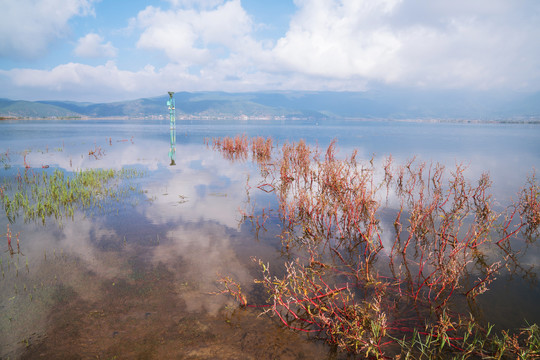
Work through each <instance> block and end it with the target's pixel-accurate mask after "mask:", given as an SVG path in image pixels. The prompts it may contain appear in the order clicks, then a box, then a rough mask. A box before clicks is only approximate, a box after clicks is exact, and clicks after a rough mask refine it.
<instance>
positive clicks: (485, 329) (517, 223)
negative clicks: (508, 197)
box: [212, 136, 540, 359]
mask: <svg viewBox="0 0 540 360" xmlns="http://www.w3.org/2000/svg"><path fill="white" fill-rule="evenodd" d="M212 144H213V147H214V149H218V150H219V151H221V152H223V153H224V155H225V157H226V158H228V159H233V160H238V159H245V158H246V156H247V154H248V153H249V144H251V150H252V151H251V152H252V154H253V160H254V161H255V162H256V163H257V164H258V165H259V168H260V172H261V174H262V180H261V183H260V184H258V185H259V186H258V187H257V188H259V189H260V188H261V186H264V187H265V189H271V191H273V193H274V194H275V196H276V198H277V200H278V204H279V205H278V206H279V209H278V210H279V211H278V212H277V213H278V214H279V218H280V222H281V233H280V235H279V236H280V238H281V243H282V248H283V251H284V253H285V254H286V256H285V258H286V259H289V260H286V261H285V263H284V264H279V265H278V268H280V267H281V266H284V270H283V271H278V272H274V271H272V268H273V267H274V265H275V264H269V263H265V262H264V261H262V260H261V259H257V258H254V261H255V263H256V264H257V265H258V266H259V268H260V276H258V277H257V278H255V279H254V280H253V281H254V283H255V284H256V285H257V286H258V287H262V288H263V289H264V290H265V292H266V294H267V300H266V301H265V302H263V303H256V302H255V300H254V299H260V297H259V298H257V297H253V296H250V293H249V291H243V290H242V289H243V286H244V285H245V284H240V283H238V282H237V281H236V280H235V279H234V278H232V277H230V276H225V277H223V278H222V279H221V280H220V283H221V284H222V289H223V290H222V293H225V294H229V295H231V296H233V297H234V298H235V299H236V300H237V301H238V302H239V304H240V305H241V306H243V307H260V308H261V311H262V312H263V313H267V314H269V315H273V316H275V317H276V318H277V319H279V321H280V322H281V323H282V324H283V325H284V326H285V327H287V328H290V329H291V330H294V331H298V332H304V333H308V334H310V335H312V336H314V337H316V338H320V339H324V340H325V341H327V342H328V343H330V344H332V345H334V346H336V347H337V348H339V349H341V350H343V351H345V352H349V353H354V354H362V355H363V356H366V357H368V358H369V357H373V358H387V357H388V356H391V357H399V358H402V359H420V358H422V359H432V358H445V357H448V358H450V357H454V356H457V357H459V358H482V359H488V358H489V359H501V358H520V359H532V358H537V357H540V331H539V329H538V326H537V325H536V324H524V325H523V327H522V328H520V329H513V331H508V330H500V329H498V331H495V330H494V325H493V324H489V323H486V322H483V321H482V320H481V319H480V318H477V316H476V315H478V314H479V306H478V304H477V302H476V300H477V297H479V296H481V295H482V294H483V293H485V292H486V291H488V290H489V288H490V284H491V283H492V282H493V281H495V280H496V278H497V277H499V276H500V275H501V274H502V273H503V272H509V273H510V274H512V275H513V276H520V277H523V278H526V279H528V280H529V281H532V282H534V281H536V272H535V271H536V270H535V269H534V268H533V267H530V266H528V265H526V264H523V263H522V262H521V257H522V256H523V254H524V252H526V249H527V246H529V245H531V244H534V243H536V241H537V238H538V235H539V224H540V188H539V185H538V182H537V179H536V177H535V175H534V173H532V174H531V176H530V177H529V179H525V181H524V186H523V189H522V191H521V192H520V193H519V194H517V196H516V200H515V201H514V202H512V203H511V204H509V205H507V206H501V205H500V203H498V202H497V200H496V199H494V198H493V197H492V195H491V194H490V187H491V180H490V178H489V175H488V174H486V173H484V174H482V175H481V177H480V178H479V179H477V180H476V181H474V182H472V181H470V180H468V179H466V178H465V176H464V172H465V170H466V168H465V167H464V166H462V165H457V166H456V167H455V168H453V169H449V170H447V169H445V167H444V166H443V165H441V164H426V163H422V162H417V161H415V160H414V159H413V160H411V161H409V162H407V163H405V164H402V165H400V164H395V163H394V162H393V160H392V157H388V158H386V159H384V160H383V161H377V160H376V159H374V158H371V159H367V160H358V159H357V153H356V151H355V152H353V153H352V154H351V155H350V156H345V157H341V158H338V157H337V156H336V153H337V147H336V143H335V142H332V143H331V144H330V145H329V146H328V148H327V149H325V150H324V151H323V150H321V149H319V148H310V147H309V146H308V145H307V144H306V143H305V142H304V141H299V142H297V143H287V142H286V143H284V144H283V145H282V146H281V149H274V150H275V151H274V152H273V156H272V157H271V156H269V155H268V154H269V151H268V149H269V148H271V144H272V142H271V141H270V140H267V141H263V140H261V139H254V140H252V141H249V140H248V139H247V138H246V137H245V136H237V137H235V138H225V139H214V140H213V141H212ZM265 144H269V145H268V146H265ZM261 148H264V151H261V150H260V149H261ZM261 152H264V154H265V156H259V154H260V153H261ZM267 211H268V209H267ZM257 216H260V215H258V214H251V215H250V217H251V218H253V217H257ZM262 216H264V211H263V213H262ZM253 224H254V226H256V227H257V229H256V231H257V233H258V232H259V230H260V229H259V227H260V226H259V222H258V221H257V222H253ZM389 224H391V227H389V226H388V225H389Z"/></svg>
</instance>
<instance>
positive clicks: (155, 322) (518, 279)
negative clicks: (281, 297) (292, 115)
mask: <svg viewBox="0 0 540 360" xmlns="http://www.w3.org/2000/svg"><path fill="white" fill-rule="evenodd" d="M242 134H245V135H246V137H247V138H248V139H250V138H252V137H256V136H262V137H265V138H266V137H271V138H272V139H273V145H274V150H275V151H279V150H280V149H281V148H282V146H283V145H284V144H287V143H298V142H299V141H300V140H304V141H305V142H306V144H308V145H309V146H311V147H312V148H313V149H315V148H316V147H317V148H318V149H320V152H321V157H324V154H325V152H326V149H327V147H328V146H329V145H330V144H331V143H332V141H334V140H335V141H336V143H335V147H336V158H337V159H345V158H347V157H348V156H350V155H351V154H352V153H353V151H354V150H357V155H356V159H357V161H359V162H362V163H363V164H369V163H370V160H371V162H372V163H373V164H374V165H373V166H374V167H375V168H378V169H381V168H382V167H383V164H384V163H385V161H386V159H388V157H389V156H390V155H391V156H392V161H393V163H394V164H397V165H398V164H401V165H405V164H407V162H409V161H412V160H413V159H414V162H413V164H415V166H416V165H418V164H421V163H423V162H424V163H426V164H427V165H426V169H435V164H437V163H438V164H441V165H444V166H445V168H446V169H447V171H448V174H451V172H452V171H453V170H454V169H455V168H456V166H457V165H460V164H461V165H463V166H464V171H463V174H464V177H465V178H466V179H467V180H468V181H470V182H471V184H477V182H478V181H479V179H480V178H481V176H482V174H483V173H487V174H489V177H490V179H491V181H492V186H491V187H490V189H489V194H490V195H491V196H492V198H493V199H494V202H493V206H494V208H496V209H499V210H500V209H503V208H505V207H506V206H508V204H510V202H511V201H514V200H516V199H517V198H518V197H519V192H520V190H521V189H522V188H523V187H524V186H526V185H527V179H528V178H530V177H531V176H532V175H533V174H534V171H535V169H538V168H540V126H539V125H534V124H530V125H528V124H493V123H489V124H487V123H438V122H433V123H431V122H416V121H410V122H404V121H352V120H351V121H337V120H336V121H331V120H326V121H317V122H316V121H233V120H231V121H177V123H176V143H175V144H174V148H172V145H171V137H170V131H169V122H168V120H166V121H165V120H162V121H160V120H118V119H117V120H114V119H113V120H62V121H60V120H20V121H0V153H1V154H0V180H1V181H2V182H1V183H0V186H1V187H2V191H3V193H4V194H5V195H8V196H10V197H13V196H14V195H13V194H14V193H15V192H17V191H18V189H22V188H24V186H25V185H24V184H25V181H26V180H23V179H24V177H25V176H26V177H27V178H28V179H29V180H28V181H27V182H26V184H27V186H29V185H28V184H31V183H32V181H37V180H32V179H37V178H39V177H43V176H44V175H43V174H46V176H49V177H52V176H54V174H55V171H56V170H62V171H63V172H64V173H65V174H66V175H73V172H77V171H80V170H89V169H113V170H118V171H120V170H122V169H129V170H130V171H132V172H131V173H128V176H119V177H118V178H116V179H115V180H113V181H112V182H113V185H115V186H116V187H117V188H118V189H119V191H118V193H116V194H115V195H114V196H113V197H110V198H108V197H107V195H106V193H105V192H102V190H96V191H95V194H94V197H93V199H94V200H93V201H94V202H92V203H90V205H88V206H78V207H77V206H75V207H74V208H73V213H72V215H71V216H66V215H65V214H64V215H60V216H56V217H55V216H54V215H49V216H46V217H45V218H44V219H42V218H40V217H36V218H27V219H25V217H24V215H23V214H22V211H19V213H18V214H16V215H13V216H8V214H7V212H6V211H2V212H1V213H0V234H1V235H2V236H0V249H1V253H0V259H1V266H2V278H1V279H0V314H1V316H0V358H2V359H3V358H27V359H31V358H38V357H40V356H41V357H46V358H91V357H92V358H114V357H115V356H116V357H118V358H155V359H162V358H175V357H178V358H189V359H213V358H221V359H237V358H246V359H249V358H253V359H274V358H283V359H288V358H290V359H299V358H309V359H338V358H347V355H346V353H345V352H343V351H339V350H337V349H336V348H335V347H334V346H331V345H328V344H326V343H325V342H324V341H323V340H317V339H316V338H315V337H316V336H315V335H314V334H312V336H308V335H309V334H311V333H305V332H302V331H293V330H291V329H289V328H287V327H285V326H283V323H282V322H281V321H280V319H279V317H277V316H275V314H274V316H271V315H272V314H271V313H268V314H265V315H262V316H259V315H260V313H261V311H263V310H264V309H265V308H264V307H263V305H265V304H267V303H266V302H267V300H268V295H267V294H266V293H264V291H263V289H262V288H261V287H260V286H257V285H254V284H253V278H256V277H258V276H259V275H260V269H259V266H258V265H257V263H255V262H254V261H252V258H257V259H261V260H262V261H263V262H264V263H268V264H270V267H271V269H272V271H275V273H273V274H276V276H282V275H283V274H284V273H285V266H284V265H285V263H287V262H291V261H295V259H296V258H300V259H301V260H303V261H305V260H306V259H308V257H306V254H305V253H303V250H302V249H299V248H298V249H296V248H295V247H294V246H292V249H291V250H290V251H288V250H289V248H288V246H287V251H285V248H284V245H283V243H282V240H283V236H282V235H283V230H284V229H285V225H284V224H283V222H282V220H283V218H282V217H281V216H280V214H279V211H278V208H279V206H280V203H279V199H278V198H277V196H276V192H275V191H268V190H269V188H264V187H262V186H261V185H262V184H265V183H267V182H268V179H267V178H265V175H267V174H265V173H264V171H262V170H261V168H260V167H259V166H258V165H257V163H256V162H254V161H252V160H251V159H250V158H249V157H248V158H246V159H244V160H242V159H240V160H237V161H233V160H231V159H228V158H227V156H224V154H223V152H220V151H218V150H217V149H214V148H213V145H212V144H213V142H212V139H217V138H224V137H227V136H229V137H234V136H236V135H242ZM173 150H174V154H175V155H174V163H175V164H174V165H171V162H172V160H171V151H173ZM263 170H264V169H263ZM21 184H22V185H21ZM5 195H3V196H5ZM396 206H397V205H396V204H395V203H393V202H392V199H390V200H389V201H387V202H386V207H387V208H388V209H389V210H384V209H382V208H381V220H380V226H381V229H382V234H383V236H382V242H383V243H384V244H385V247H384V249H383V251H382V252H381V254H382V253H384V252H385V251H389V250H388V249H389V248H391V246H390V245H388V243H387V242H384V241H390V240H391V239H390V238H391V236H390V235H387V234H391V229H392V224H393V221H394V220H393V219H394V217H395V210H396ZM385 211H386V212H385ZM265 219H266V220H265ZM25 220H26V221H25ZM259 221H261V223H259ZM263 221H264V223H263ZM261 225H262V226H261ZM8 233H11V248H12V249H11V251H10V248H9V247H8V244H7V238H8ZM17 234H18V239H19V242H20V247H19V248H16V247H15V241H16V238H17ZM516 243H517V244H518V245H517V247H514V249H516V251H518V252H519V254H518V255H516V256H517V257H518V258H519V266H517V267H519V269H521V270H519V269H518V270H519V271H517V270H516V268H517V267H516V266H514V269H513V270H515V272H508V271H506V270H504V269H502V270H501V272H500V273H499V274H498V275H497V276H496V280H494V281H493V282H491V283H490V284H489V286H488V287H489V290H488V291H487V292H485V293H484V294H481V295H479V296H478V297H476V299H475V300H476V301H474V304H471V303H470V302H469V304H467V301H465V298H464V297H463V296H462V297H461V298H459V297H458V298H457V300H452V301H454V302H455V303H456V309H458V310H456V311H459V312H460V313H463V314H468V313H469V312H473V313H474V314H475V316H477V317H478V318H479V321H480V322H482V323H488V322H489V323H493V324H495V325H496V327H497V328H498V329H513V328H519V327H521V326H523V325H525V324H526V322H528V323H529V324H532V323H540V310H539V308H538V306H537V304H538V303H539V302H540V286H539V285H538V283H537V282H536V281H535V276H536V275H537V274H538V268H537V266H538V264H539V259H540V248H539V244H538V242H537V241H531V242H529V243H527V244H526V246H525V245H523V244H522V243H520V242H519V240H517V242H516ZM520 244H521V245H520ZM387 254H388V253H387ZM491 256H493V257H495V256H496V255H493V254H491V253H490V254H488V256H487V258H490V257H491ZM495 259H496V258H495ZM308 260H309V259H308ZM494 261H495V260H494ZM385 264H386V263H385V261H384V260H381V261H379V263H378V265H377V266H380V269H379V270H378V271H380V272H381V273H383V274H384V273H385V271H388V270H385V269H386V267H385V266H386V265H385ZM416 264H419V262H418V261H417V260H416ZM513 265H516V263H513ZM503 270H504V271H503ZM226 276H230V277H231V278H234V279H235V281H237V282H238V283H239V284H241V285H242V288H243V289H244V290H245V291H246V292H247V293H249V295H250V296H249V297H248V298H249V300H250V303H252V304H253V306H248V307H245V308H244V307H240V306H239V303H238V302H237V301H235V299H234V298H233V297H231V296H226V295H220V294H217V293H219V292H220V291H221V290H223V289H222V288H221V287H220V285H219V284H218V282H217V281H218V280H219V279H221V278H223V277H226ZM475 276H476V275H475V273H474V272H472V273H471V278H474V277H475ZM336 278H339V276H338V275H336ZM342 280H343V279H341V278H340V279H338V280H336V281H338V282H339V281H342ZM467 281H469V280H467ZM471 281H474V279H473V280H471ZM403 287H405V285H403ZM399 289H400V291H401V287H400V288H399ZM257 306H260V307H257ZM400 311H401V312H402V314H403V316H404V317H407V318H408V317H411V316H412V315H411V314H412V313H414V311H412V310H411V309H410V308H405V309H402V310H399V311H397V312H396V314H399V313H400ZM396 314H394V315H393V319H394V320H393V321H395V323H398V320H395V319H396ZM415 316H416V315H415ZM390 321H392V320H390ZM404 326H405V325H404ZM387 351H388V353H389V354H391V353H392V351H393V350H392V349H391V348H390V349H389V350H387Z"/></svg>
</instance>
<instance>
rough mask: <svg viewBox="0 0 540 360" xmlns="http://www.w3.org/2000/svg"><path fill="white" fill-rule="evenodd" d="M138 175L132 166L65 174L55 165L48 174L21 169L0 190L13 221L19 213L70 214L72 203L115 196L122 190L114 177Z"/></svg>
mask: <svg viewBox="0 0 540 360" xmlns="http://www.w3.org/2000/svg"><path fill="white" fill-rule="evenodd" d="M137 176H141V174H140V173H138V172H137V171H136V170H128V169H122V170H112V169H89V170H80V171H78V172H74V173H72V174H70V175H67V174H66V173H65V172H64V171H62V170H58V169H56V170H55V171H54V172H53V173H52V174H48V173H47V172H45V171H44V172H42V173H41V174H37V173H34V172H31V173H30V174H29V172H25V174H24V176H21V175H20V174H19V175H17V177H16V189H12V187H14V186H12V185H13V184H14V183H9V182H8V183H6V185H4V186H3V191H2V193H1V194H0V196H1V199H0V200H1V201H2V203H3V206H4V210H5V212H6V216H7V218H8V220H9V221H10V222H11V223H13V222H14V221H15V219H16V218H17V217H18V216H20V215H21V213H22V215H23V216H24V220H25V222H27V221H31V220H37V219H41V221H42V223H43V224H45V219H46V218H47V217H51V216H54V217H55V219H56V220H60V219H61V218H62V216H66V217H71V218H73V215H74V210H75V208H76V207H80V208H83V209H87V208H91V207H94V206H100V201H103V200H105V199H118V198H119V197H120V196H121V194H122V193H123V191H122V189H121V188H120V187H119V186H118V182H119V181H118V180H121V179H126V178H132V177H137Z"/></svg>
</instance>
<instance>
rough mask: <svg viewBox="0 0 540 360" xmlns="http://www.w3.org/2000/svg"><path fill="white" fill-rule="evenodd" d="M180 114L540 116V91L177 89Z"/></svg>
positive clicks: (73, 107) (116, 106) (52, 108)
mask: <svg viewBox="0 0 540 360" xmlns="http://www.w3.org/2000/svg"><path fill="white" fill-rule="evenodd" d="M167 99H168V95H167V94H166V93H165V94H164V95H163V96H157V97H152V98H143V99H136V100H129V101H121V102H111V103H84V102H72V101H23V100H10V99H0V116H1V117H10V118H51V117H56V118H62V117H80V118H87V117H91V118H96V117H97V118H102V117H137V118H141V117H167V116H168V110H167V106H166V102H167ZM175 101H176V115H177V118H180V119H181V118H191V119H197V118H217V119H226V118H239V117H240V118H252V119H287V118H290V119H296V118H311V119H322V118H357V119H398V120H399V119H428V120H432V119H435V120H437V119H438V120H481V121H527V122H529V121H534V122H538V121H540V93H511V94H509V93H508V92H504V93H500V92H499V93H498V92H470V93H463V92H454V91H438V92H432V91H419V90H416V91H408V90H395V89H394V90H388V89H385V90H384V91H382V90H381V91H368V92H325V91H313V92H309V91H287V92H285V91H282V92H249V93H226V92H177V93H175Z"/></svg>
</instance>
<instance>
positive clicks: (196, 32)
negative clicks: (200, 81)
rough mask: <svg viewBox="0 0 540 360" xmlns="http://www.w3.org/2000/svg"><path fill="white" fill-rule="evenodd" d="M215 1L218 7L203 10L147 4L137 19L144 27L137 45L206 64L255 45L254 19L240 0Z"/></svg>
mask: <svg viewBox="0 0 540 360" xmlns="http://www.w3.org/2000/svg"><path fill="white" fill-rule="evenodd" d="M185 2H186V1H177V3H185ZM188 3H189V1H188ZM215 3H217V4H219V6H217V7H213V8H204V9H202V10H200V11H198V10H196V9H193V8H190V9H184V8H180V9H173V10H167V11H164V10H162V9H160V8H156V7H152V6H149V7H147V8H146V9H145V10H143V11H141V12H140V13H139V14H138V16H137V19H136V23H137V26H139V27H140V28H142V29H143V32H142V34H141V36H140V38H139V41H138V42H137V47H138V48H140V49H154V50H160V51H163V52H164V53H165V54H166V55H167V56H168V58H169V59H170V60H171V61H173V62H177V63H189V64H203V63H208V62H210V61H212V60H213V59H215V58H216V57H217V58H221V57H224V56H225V57H226V56H227V55H228V53H229V52H231V51H232V52H234V51H238V50H239V49H243V48H244V47H245V46H246V45H249V44H251V45H254V42H253V41H251V40H250V38H249V33H250V32H251V19H250V18H249V16H248V14H247V13H246V12H245V11H244V9H243V8H242V5H241V4H240V1H239V0H233V1H229V2H226V3H223V4H220V3H221V2H208V4H207V5H208V6H210V5H212V4H215Z"/></svg>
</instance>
